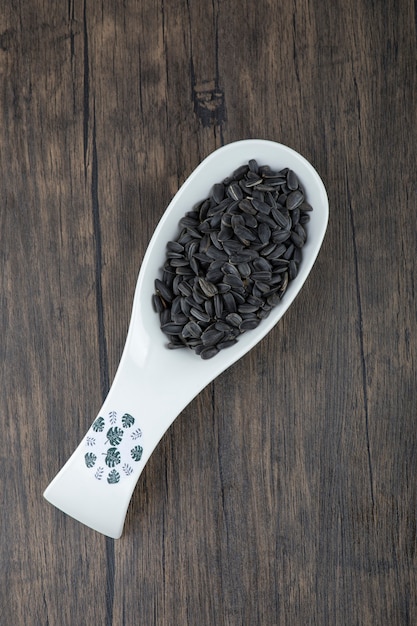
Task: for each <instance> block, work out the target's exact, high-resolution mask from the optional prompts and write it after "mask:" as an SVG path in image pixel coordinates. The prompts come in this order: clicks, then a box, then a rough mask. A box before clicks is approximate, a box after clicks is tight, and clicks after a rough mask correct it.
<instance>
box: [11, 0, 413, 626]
mask: <svg viewBox="0 0 417 626" xmlns="http://www.w3.org/2000/svg"><path fill="white" fill-rule="evenodd" d="M0 8H1V11H0V103H1V107H0V114H1V125H0V171H1V174H0V181H1V182H0V185H1V205H0V255H1V256H0V259H1V266H0V267H1V270H0V303H1V306H0V324H1V340H0V356H1V368H0V386H1V389H2V405H1V406H2V408H1V418H0V424H1V439H0V441H1V452H0V460H1V467H2V480H1V488H0V493H1V501H2V513H1V517H0V519H1V545H0V563H1V566H2V571H3V573H4V575H3V581H2V583H1V584H0V623H1V624H4V625H5V626H9V625H11V624H14V625H16V626H32V625H33V626H38V625H39V624H45V625H46V624H48V625H50V626H55V625H57V626H58V625H59V626H62V625H68V626H73V625H74V624H89V623H98V624H106V626H119V625H127V626H128V625H136V624H146V625H147V626H148V625H149V626H150V625H152V624H155V625H158V626H160V625H164V626H165V625H167V626H168V625H169V626H170V625H172V626H179V625H181V626H182V625H186V624H187V625H191V626H197V625H198V626H201V625H207V626H212V625H213V624H216V626H240V625H242V626H247V625H251V626H252V625H260V626H273V625H277V626H278V625H279V626H281V625H285V626H287V625H288V626H290V625H291V626H292V625H294V624H303V625H304V624H311V625H317V626H324V625H327V624H329V625H332V626H333V625H340V626H346V625H347V624H349V625H352V626H353V625H358V626H365V625H366V626H374V625H376V624H378V625H379V624H381V625H382V624H389V625H390V626H404V625H410V626H411V625H413V624H415V623H416V622H417V602H416V586H417V578H416V565H417V563H416V504H417V503H416V493H417V492H416V475H417V455H416V449H417V436H416V427H415V420H416V358H415V353H416V350H415V346H416V342H415V337H416V335H417V318H416V309H417V307H416V297H415V284H416V269H415V268H416V265H415V251H416V249H417V214H416V194H417V181H416V173H415V163H416V148H417V138H416V135H415V132H414V131H415V128H416V127H417V113H416V111H417V106H416V105H417V102H416V87H417V84H416V27H415V24H416V13H415V3H413V2H410V1H409V0H400V1H399V2H394V0H386V1H384V2H381V1H378V0H362V1H360V0H351V1H350V2H342V1H341V0H335V1H334V2H332V3H322V2H318V1H317V0H300V1H299V2H294V3H286V2H284V1H283V0H279V1H278V2H269V1H268V0H260V1H259V2H257V3H256V4H254V3H252V2H249V1H248V0H242V1H241V2H233V0H225V1H224V2H219V1H218V0H214V1H213V2H212V3H207V2H203V0H195V1H193V2H185V1H183V0H174V1H172V2H164V1H162V2H159V3H154V2H151V1H150V0H142V1H139V0H124V1H123V2H121V1H116V2H110V1H109V0H102V1H101V2H90V1H88V0H84V1H81V0H68V2H67V3H54V2H51V1H48V0H28V2H26V3H24V4H23V3H10V2H5V1H4V0H3V2H0ZM249 137H261V138H267V139H272V140H276V141H280V142H282V143H285V144H287V145H289V146H291V147H293V148H295V149H296V150H299V151H300V152H302V153H303V154H304V155H305V156H306V157H307V158H308V159H310V160H311V162H312V163H313V165H314V166H315V167H316V168H317V170H318V171H319V173H320V174H321V176H322V177H323V180H324V182H325V184H326V187H327V191H328V195H329V200H330V222H329V228H328V233H327V236H326V239H325V242H324V245H323V248H322V251H321V253H320V256H319V258H318V260H317V262H316V265H315V268H314V270H313V272H312V274H311V275H310V277H309V280H308V282H307V283H306V285H305V287H304V290H303V291H302V293H301V294H300V296H299V297H298V299H297V300H296V302H295V303H294V304H293V306H292V307H291V308H290V310H289V311H288V313H287V314H286V315H285V317H284V318H283V319H282V320H281V322H280V323H279V325H278V327H277V328H276V330H274V331H273V332H272V333H271V334H270V335H269V336H268V337H266V338H265V339H264V341H263V342H262V343H261V344H260V345H259V346H258V347H257V348H256V349H254V350H253V351H252V352H251V353H250V354H249V355H247V356H246V357H245V358H244V359H243V360H242V361H241V362H240V363H237V364H235V365H234V366H233V367H231V368H230V369H229V370H228V371H227V372H225V373H224V374H223V375H222V376H220V378H219V379H218V380H216V381H215V382H214V383H212V384H211V385H210V386H209V387H207V388H206V389H205V390H204V391H203V392H202V393H201V394H200V395H199V397H198V398H196V399H195V400H194V401H193V402H192V403H191V404H190V405H189V406H188V407H187V408H186V409H185V410H184V411H183V413H182V414H181V415H180V416H179V418H178V419H177V420H176V421H175V422H174V424H173V426H172V427H171V429H170V430H169V431H168V433H167V434H166V435H165V437H164V438H163V440H162V441H161V443H160V445H159V446H158V448H157V450H156V451H155V453H154V454H153V455H152V457H151V459H150V461H149V462H148V464H147V466H146V468H145V471H144V473H143V474H142V476H141V479H140V481H139V483H138V485H137V488H136V490H135V493H134V496H133V499H132V502H131V505H130V508H129V511H128V516H127V521H126V527H125V532H124V535H123V537H122V538H121V539H120V540H117V541H113V540H111V539H107V538H105V537H102V536H101V535H99V534H97V533H95V532H93V531H91V530H89V529H88V528H85V527H84V526H82V525H81V524H78V523H77V522H75V521H74V520H72V519H70V518H68V517H66V516H65V515H63V514H62V513H60V512H59V511H57V510H55V509H54V508H53V507H51V506H50V505H49V504H47V503H46V502H45V501H44V500H43V498H42V492H43V490H44V488H45V487H46V485H47V484H48V483H49V481H50V480H51V479H52V478H53V476H54V475H55V473H56V472H57V471H58V469H59V468H60V467H61V465H62V464H63V463H64V462H65V461H66V459H67V458H68V456H69V455H70V453H71V452H72V451H73V449H74V448H75V446H76V445H77V444H78V442H79V441H80V439H81V437H82V436H83V435H84V433H85V431H86V429H87V428H88V427H89V425H90V423H91V421H92V419H93V418H94V417H95V415H96V413H97V411H98V409H99V408H100V405H101V402H102V400H103V398H104V396H105V394H106V393H107V390H108V388H109V385H110V384H111V381H112V379H113V376H114V374H115V370H116V367H117V364H118V361H119V358H120V355H121V351H122V348H123V343H124V339H125V335H126V331H127V325H128V321H129V316H130V307H131V302H132V297H133V290H134V285H135V282H136V277H137V273H138V270H139V267H140V264H141V260H142V258H143V254H144V252H145V249H146V246H147V243H148V241H149V238H150V236H151V234H152V231H153V229H154V227H155V226H156V224H157V222H158V220H159V218H160V216H161V215H162V213H163V211H164V209H165V207H166V205H167V204H168V202H169V200H170V199H171V197H172V196H173V194H174V193H175V191H176V190H177V189H178V186H179V185H180V184H181V183H182V182H183V181H184V180H185V178H186V177H187V176H188V174H189V173H190V172H191V171H192V170H193V168H194V167H195V166H196V165H197V164H198V162H199V161H200V160H201V159H202V158H204V157H205V156H206V155H207V154H209V153H210V152H211V151H212V150H214V149H215V148H217V147H219V146H220V145H223V144H225V143H228V142H231V141H234V140H237V139H241V138H249ZM161 384H162V385H163V381H161Z"/></svg>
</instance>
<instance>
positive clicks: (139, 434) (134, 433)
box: [130, 428, 142, 439]
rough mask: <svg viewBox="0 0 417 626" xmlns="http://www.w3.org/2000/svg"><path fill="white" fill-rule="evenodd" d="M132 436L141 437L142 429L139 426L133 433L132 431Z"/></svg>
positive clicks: (133, 437) (134, 437)
mask: <svg viewBox="0 0 417 626" xmlns="http://www.w3.org/2000/svg"><path fill="white" fill-rule="evenodd" d="M130 436H131V438H132V439H139V437H142V431H141V429H140V428H137V429H136V430H134V431H133V433H130Z"/></svg>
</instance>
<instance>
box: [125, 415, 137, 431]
mask: <svg viewBox="0 0 417 626" xmlns="http://www.w3.org/2000/svg"><path fill="white" fill-rule="evenodd" d="M134 423H135V418H134V417H132V416H131V415H129V413H125V414H124V415H123V417H122V424H123V427H124V428H130V427H131V426H133V424H134Z"/></svg>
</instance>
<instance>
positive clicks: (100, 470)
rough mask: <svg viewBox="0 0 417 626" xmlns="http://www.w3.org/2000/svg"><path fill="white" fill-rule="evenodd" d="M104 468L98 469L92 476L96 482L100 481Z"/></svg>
mask: <svg viewBox="0 0 417 626" xmlns="http://www.w3.org/2000/svg"><path fill="white" fill-rule="evenodd" d="M103 472H104V467H98V468H97V470H96V473H95V474H94V476H95V478H97V480H101V479H102V478H103Z"/></svg>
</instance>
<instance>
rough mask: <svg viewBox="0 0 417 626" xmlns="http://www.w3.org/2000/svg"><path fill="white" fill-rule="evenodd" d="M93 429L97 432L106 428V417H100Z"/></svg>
mask: <svg viewBox="0 0 417 626" xmlns="http://www.w3.org/2000/svg"><path fill="white" fill-rule="evenodd" d="M93 430H94V432H96V433H101V432H103V430H104V418H103V417H98V418H97V419H96V421H95V422H94V424H93Z"/></svg>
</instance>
